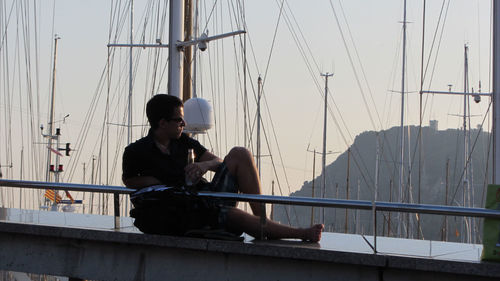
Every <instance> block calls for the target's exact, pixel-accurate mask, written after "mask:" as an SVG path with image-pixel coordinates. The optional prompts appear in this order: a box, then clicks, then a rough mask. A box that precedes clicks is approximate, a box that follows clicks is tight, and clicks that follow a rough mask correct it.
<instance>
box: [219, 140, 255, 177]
mask: <svg viewBox="0 0 500 281" xmlns="http://www.w3.org/2000/svg"><path fill="white" fill-rule="evenodd" d="M252 161H253V159H252V154H251V153H250V151H249V150H248V149H246V148H245V147H239V146H238V147H233V148H232V149H231V151H229V153H228V154H227V156H226V157H225V158H224V162H225V163H226V165H227V167H228V169H229V171H230V172H231V173H233V174H234V173H235V172H236V169H237V168H238V167H239V166H240V165H248V164H251V163H252Z"/></svg>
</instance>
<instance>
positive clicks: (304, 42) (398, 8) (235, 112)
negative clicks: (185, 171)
mask: <svg viewBox="0 0 500 281" xmlns="http://www.w3.org/2000/svg"><path fill="white" fill-rule="evenodd" d="M201 2H202V4H201V7H200V15H201V20H200V26H204V27H206V28H205V29H204V30H205V31H208V33H209V35H215V34H220V33H223V32H230V31H234V30H236V29H240V28H244V27H243V25H242V24H241V21H242V20H243V18H244V19H245V21H246V31H247V46H248V47H247V57H248V63H249V76H248V88H249V95H250V99H249V102H250V103H251V105H250V111H251V114H250V115H251V118H254V116H255V110H256V106H255V104H254V99H255V98H254V97H255V95H256V93H255V90H252V89H256V87H257V86H256V80H257V77H258V75H261V76H262V77H263V78H264V105H263V107H264V110H263V118H264V121H263V126H264V130H265V134H266V136H267V140H263V141H262V143H263V148H262V150H263V154H264V156H263V158H262V161H263V167H262V184H263V191H264V193H267V194H270V193H271V185H272V183H271V182H272V181H273V180H275V181H278V180H279V185H280V186H281V188H282V192H283V193H284V195H287V194H288V193H289V192H290V191H292V192H293V191H295V190H297V189H298V188H300V187H301V186H302V183H303V182H304V181H310V180H311V179H312V164H313V154H312V153H311V152H308V149H309V150H313V149H316V150H317V151H320V150H321V148H322V140H323V138H322V133H323V132H322V130H323V106H324V96H323V93H324V79H323V78H322V77H321V76H320V74H321V73H326V72H328V73H333V74H334V75H333V77H331V78H330V79H329V85H328V87H329V94H328V95H329V99H328V105H329V108H330V110H329V114H328V118H327V124H328V126H327V145H326V146H327V151H332V152H333V153H332V154H329V155H328V156H327V161H326V162H327V164H328V163H331V162H333V161H334V160H335V159H336V157H337V156H338V155H339V153H343V152H344V151H345V150H346V149H347V148H348V146H349V145H351V144H352V142H353V141H354V138H355V137H356V135H358V134H360V133H361V132H363V131H367V130H384V129H388V128H391V127H393V126H399V124H400V115H401V112H400V110H401V94H400V92H401V72H402V65H401V62H402V59H401V57H402V54H401V53H402V38H403V36H402V26H403V25H402V21H403V1H401V0H385V1H366V0H364V1H363V0H350V1H339V0H332V1H299V0H289V1H262V0H252V1H235V2H232V1H201ZM214 2H217V3H216V4H217V5H216V8H215V9H213V11H212V7H213V4H214ZM13 3H15V5H13ZM128 3H129V2H128V1H124V2H119V1H117V2H112V1H101V0H99V1H97V0H90V1H81V0H80V1H76V0H68V1H44V3H43V4H39V5H37V6H36V9H35V7H33V3H31V2H21V3H20V2H19V1H14V2H13V1H2V4H1V5H2V11H1V13H2V20H1V21H2V23H1V26H0V27H1V29H2V34H3V35H2V44H1V48H2V49H1V50H0V54H1V58H0V60H1V62H2V70H1V73H2V78H0V79H2V81H4V82H3V86H0V87H2V88H3V89H2V91H3V92H4V93H3V94H2V96H1V97H0V111H2V112H3V113H2V114H1V115H2V116H1V117H0V123H1V124H4V125H3V126H2V125H0V131H1V137H0V144H1V143H4V144H9V143H11V147H12V151H13V152H12V155H11V156H9V152H8V151H7V150H6V148H5V147H3V145H2V147H1V148H0V165H2V166H3V165H6V164H5V163H7V162H8V160H7V159H8V158H9V157H10V159H11V162H12V164H13V168H11V169H10V170H9V169H8V168H5V167H2V171H3V173H4V174H7V173H10V176H11V177H12V178H19V177H21V173H22V172H21V170H22V169H21V168H20V167H24V166H25V165H27V164H26V163H27V162H28V160H24V161H25V162H24V163H21V162H22V160H20V159H21V156H19V151H20V150H21V149H22V147H21V144H23V145H22V146H25V145H26V146H28V145H31V144H32V143H33V142H34V141H33V140H31V139H30V137H29V134H28V133H26V134H24V135H23V134H20V132H21V131H23V130H28V129H27V128H25V127H21V128H22V129H21V130H18V129H16V128H19V127H20V125H19V124H20V123H22V122H26V120H29V118H30V117H29V116H30V114H29V107H28V103H27V102H26V100H27V98H26V96H25V93H26V92H27V86H26V84H25V82H23V81H25V79H26V75H25V73H28V71H26V65H27V64H26V63H25V62H26V61H29V62H30V64H29V65H30V66H31V67H32V70H31V71H30V73H37V75H38V76H37V77H38V79H37V80H36V81H37V83H33V84H32V87H34V89H35V90H34V92H36V95H35V96H37V97H38V99H39V102H38V103H37V104H38V107H39V109H40V111H39V114H38V116H37V117H36V118H39V120H40V122H41V123H42V124H47V122H48V121H47V120H48V119H47V112H48V108H49V94H50V89H51V87H50V81H51V79H50V78H51V76H50V73H51V67H52V64H51V62H52V59H53V56H52V54H53V38H54V34H58V36H60V37H61V39H60V40H59V41H58V50H57V52H58V54H57V75H56V114H55V116H56V118H55V119H56V120H58V122H59V123H58V125H59V126H60V127H61V128H62V139H63V140H62V142H63V143H64V142H71V143H73V144H75V145H76V144H77V143H78V141H79V139H78V138H79V137H81V136H80V135H79V134H80V132H81V128H82V127H83V126H85V124H86V123H85V122H86V121H85V120H86V114H88V112H89V108H92V107H102V106H103V104H104V103H105V99H104V98H102V97H101V99H100V100H99V102H98V104H97V105H96V104H92V99H93V97H95V93H96V92H98V91H100V90H102V89H101V88H100V87H104V86H103V85H105V84H100V82H99V81H100V78H101V75H102V73H103V70H104V69H105V66H106V61H107V55H108V48H107V47H106V45H107V43H108V41H109V40H108V37H109V34H110V25H111V23H115V22H116V19H115V20H111V19H110V15H114V14H112V13H111V6H113V7H114V8H117V7H126V6H127V5H128ZM155 3H156V2H155V1H136V3H135V6H134V17H135V20H134V24H135V32H136V34H140V30H141V27H142V26H143V22H142V19H143V15H144V7H145V6H148V5H158V4H155ZM160 3H163V2H160ZM120 5H121V6H120ZM426 5H427V6H426V27H425V35H424V39H425V42H424V61H425V65H428V67H427V69H428V71H427V75H426V78H425V80H424V90H436V91H447V90H448V84H452V85H453V86H452V89H453V90H454V91H463V90H464V86H463V84H464V82H463V80H464V78H463V77H464V45H465V44H467V46H469V83H470V85H471V87H473V88H474V90H475V91H478V88H479V86H478V85H479V81H481V84H482V89H481V90H482V92H489V91H490V89H491V87H490V84H491V82H490V79H489V77H490V64H489V61H490V58H491V56H490V42H491V41H490V5H491V2H490V1H486V0H467V1H465V0H456V1H427V4H426ZM422 6H423V1H416V0H415V1H408V3H407V22H408V24H407V51H406V54H407V67H406V75H407V76H406V80H405V83H406V85H407V86H406V91H407V92H408V94H407V95H406V103H405V110H404V114H405V124H410V125H418V124H419V99H418V91H419V90H420V69H421V58H422V56H421V53H422ZM235 7H236V8H237V7H241V8H242V9H244V11H245V13H244V17H243V16H242V15H241V14H238V15H235V14H236V13H233V12H232V11H234V10H235V9H236V8H235ZM243 7H244V8H243ZM122 10H123V9H122ZM22 11H28V12H26V13H24V16H23V13H22ZM35 14H36V15H37V16H36V18H35V16H34V15H35ZM210 14H211V16H210V17H209V16H208V15H210ZM440 15H441V21H440V23H441V25H439V27H438V28H436V26H437V23H438V19H439V18H440ZM207 18H209V20H207ZM23 21H26V22H27V21H29V22H30V23H31V24H30V29H29V34H26V33H24V32H26V30H27V29H23V28H22V27H23V26H26V24H23ZM238 21H240V23H239V26H238V24H237V22H238ZM151 22H152V20H151V21H150V22H148V24H151ZM443 22H444V27H443ZM34 23H37V25H36V26H35V25H34ZM121 23H122V24H123V26H124V27H123V29H122V30H121V31H120V33H119V35H117V42H121V43H124V42H125V41H126V40H127V36H128V32H129V30H128V25H129V18H128V14H125V13H124V15H123V19H122V21H121ZM151 26H154V24H151ZM113 28H116V25H114V26H113ZM113 28H111V30H113ZM149 28H150V27H149V26H148V29H147V30H148V31H147V32H146V35H145V36H144V40H148V41H145V42H146V43H153V42H154V39H155V38H154V36H152V35H150V34H149V33H148V32H149V30H153V28H151V29H149ZM436 29H437V33H436V32H435V31H436ZM112 34H116V32H115V31H113V32H112ZM35 35H36V36H35ZM155 36H159V37H161V39H162V42H167V41H168V28H166V29H165V30H163V32H162V31H158V32H157V33H156V34H155ZM26 38H29V40H28V39H26ZM294 38H295V39H294ZM297 38H298V39H297ZM135 40H136V41H139V40H140V38H139V39H138V38H137V36H136V38H135ZM222 41H223V42H220V43H212V42H211V43H210V44H209V47H208V51H207V52H204V53H201V54H200V57H199V63H200V66H199V69H200V70H199V74H198V75H199V77H198V79H199V80H198V82H199V84H198V86H197V87H198V94H199V96H201V97H204V98H206V99H208V100H209V101H211V102H212V104H213V105H214V108H215V111H216V120H217V122H219V124H220V127H218V128H217V129H213V130H212V131H211V132H209V133H208V134H207V135H204V136H200V141H202V143H204V144H205V145H206V146H207V147H209V148H210V149H213V151H214V152H216V153H217V154H219V155H220V156H223V155H224V154H225V153H227V151H228V150H229V149H230V147H232V146H235V145H238V146H242V145H244V142H243V140H244V137H243V134H242V133H241V132H238V130H239V131H241V130H242V126H243V125H234V123H241V121H242V113H241V110H242V109H241V108H240V107H241V95H242V91H241V87H242V80H241V75H242V74H241V72H242V62H241V56H240V55H241V48H240V47H239V46H238V45H239V44H240V42H241V41H239V38H238V40H233V39H223V40H222ZM297 42H298V43H297ZM433 42H434V44H433ZM23 46H31V48H32V49H30V50H29V53H30V56H27V55H26V52H27V51H26V48H24V47H23ZM235 46H236V48H234V47H235ZM234 49H236V51H235V50H234ZM35 51H37V53H36V52H35ZM139 52H141V53H140V54H141V55H140V56H139V55H138V54H139ZM151 54H152V51H151V52H149V53H148V52H147V51H145V50H142V51H141V50H136V51H135V53H134V55H135V57H136V58H139V57H140V60H138V61H137V64H136V65H135V66H134V71H135V72H136V77H135V80H134V88H133V89H134V120H137V122H136V123H134V124H136V125H138V126H137V127H134V131H133V139H137V138H140V137H141V136H142V134H143V133H144V128H145V124H144V123H141V121H142V120H143V110H144V106H143V104H144V100H145V98H144V96H145V92H146V94H148V93H147V92H148V91H149V88H148V87H149V86H148V85H149V84H150V83H151V81H150V80H148V78H147V77H148V74H150V73H148V68H147V67H146V65H148V64H149V65H150V64H151V61H152V60H151V58H152V56H151ZM127 55H128V54H127V51H126V50H117V51H116V57H115V60H114V65H115V68H114V72H113V79H114V82H113V83H112V84H111V85H112V86H111V87H112V91H113V92H116V93H117V92H120V94H121V96H120V97H117V96H115V99H114V100H113V101H112V103H114V105H118V106H117V108H118V107H119V106H121V105H124V104H125V102H126V96H127V93H128V84H127V83H126V81H127V75H128V74H127V67H128V66H127V63H128V59H127ZM165 56H166V51H165V52H164V53H162V56H161V57H160V61H162V62H165V60H166V57H165ZM429 56H430V59H429ZM7 65H9V69H8V70H7V69H6V66H7ZM15 65H23V66H19V67H15ZM238 75H239V76H238ZM6 77H9V79H7V80H9V81H10V82H9V83H8V84H7V83H6V82H5V81H6V80H5V79H6ZM165 77H166V74H165V76H164V77H162V78H161V79H160V80H159V82H158V83H159V86H158V87H157V90H158V91H159V92H166V89H167V81H166V80H167V79H166V78H165ZM33 81H34V80H33ZM213 81H217V82H213ZM251 84H253V86H251ZM6 89H9V91H6ZM6 92H9V93H11V94H10V96H9V97H10V98H12V100H11V101H7V95H6V94H5V93H6ZM488 102H489V101H488V99H487V98H483V101H482V102H481V103H479V104H475V103H471V114H472V115H474V117H473V118H472V119H471V124H472V126H473V127H475V126H476V125H477V124H479V123H481V122H482V120H483V118H484V116H485V113H486V112H487V109H488ZM424 105H425V111H424V118H423V119H424V121H423V125H427V124H428V122H429V120H432V119H435V120H438V121H439V128H440V129H446V128H454V129H456V128H460V127H461V126H462V125H461V124H462V121H461V119H460V118H459V117H456V116H454V115H461V114H463V109H462V108H463V98H461V97H454V96H431V95H428V96H426V97H425V98H424ZM221 108H222V109H221ZM116 110H118V109H116ZM7 112H10V113H11V114H12V116H13V117H12V121H11V123H10V124H11V125H6V124H7V119H8V117H7V114H5V113H7ZM67 114H70V116H69V117H68V118H66V119H65V120H64V123H63V122H62V121H61V120H62V119H63V117H64V116H66V115H67ZM99 114H101V115H99ZM99 116H102V113H96V117H95V120H94V123H92V125H91V126H90V130H89V133H88V134H89V140H88V141H85V142H84V143H82V144H81V146H80V147H75V149H77V151H78V152H73V153H72V155H77V154H78V153H81V157H80V158H79V159H78V160H74V161H73V162H74V163H73V164H71V165H72V167H73V168H72V169H73V171H72V176H71V177H67V178H66V180H70V181H73V182H81V181H85V182H89V181H90V180H89V179H88V177H89V175H90V167H91V164H92V160H91V159H92V156H93V155H96V154H97V153H98V151H99V149H98V147H99V145H98V144H97V143H96V141H95V139H97V138H96V137H95V136H97V135H98V134H99V133H100V129H101V126H102V124H101V123H102V122H103V121H102V119H99V118H101V117H99ZM112 116H113V117H112V118H111V119H113V120H111V122H116V123H122V121H123V120H122V119H123V118H122V117H123V113H121V114H120V113H118V111H117V112H115V113H112ZM21 119H22V120H21ZM235 121H239V122H235ZM222 124H225V126H224V127H228V128H229V129H222V127H223V126H222ZM337 124H339V125H337ZM484 124H485V127H488V126H490V124H489V123H488V118H486V122H485V123H484ZM9 126H10V128H9ZM45 127H46V125H45ZM12 128H14V129H12ZM120 128H121V127H120ZM111 130H114V131H118V130H119V128H118V126H116V127H113V128H111ZM4 132H10V134H11V136H9V134H8V133H4ZM91 136H94V137H95V138H94V139H92V138H91ZM114 140H115V141H116V139H114ZM37 141H40V140H37ZM253 141H255V136H254V137H253ZM267 142H269V143H270V144H269V146H267V145H266V143H267ZM115 146H117V147H118V148H117V151H119V149H122V148H123V147H124V146H125V140H123V139H122V140H121V142H119V144H118V145H115ZM252 147H253V148H254V146H252ZM395 149H396V148H395ZM254 152H255V151H254ZM269 154H272V155H273V157H272V158H271V157H270V156H268V155H269ZM117 155H118V157H117V160H116V161H118V162H116V164H115V171H114V172H113V175H114V176H113V177H114V180H113V184H120V182H119V180H116V179H119V174H120V171H119V170H120V166H119V165H120V159H119V158H120V157H119V152H118V154H117ZM280 155H281V156H280ZM72 157H75V156H72ZM61 161H62V163H64V164H65V165H68V166H69V165H70V162H71V161H72V160H70V159H68V158H67V157H66V158H64V157H63V158H62V160H61ZM75 161H76V162H75ZM271 161H273V162H274V163H275V167H276V168H273V166H272V165H271ZM84 163H85V167H86V169H87V170H84V168H83V167H84ZM319 163H320V159H319V156H318V158H317V160H316V165H318V166H317V167H316V176H318V175H319V170H320V169H319ZM103 165H104V164H103ZM283 167H284V168H285V170H286V175H287V177H286V179H285V177H284V170H283ZM275 169H276V171H277V172H276V174H277V176H276V174H275V173H274V170H275ZM27 174H28V172H24V176H25V177H28V176H27ZM101 181H102V180H101Z"/></svg>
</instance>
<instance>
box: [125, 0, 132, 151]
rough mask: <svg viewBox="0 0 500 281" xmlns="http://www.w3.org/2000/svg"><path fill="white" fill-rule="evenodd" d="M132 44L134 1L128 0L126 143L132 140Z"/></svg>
mask: <svg viewBox="0 0 500 281" xmlns="http://www.w3.org/2000/svg"><path fill="white" fill-rule="evenodd" d="M132 44H134V1H133V0H132V1H130V49H129V67H128V126H127V144H129V143H131V142H132V67H133V63H134V62H133V57H132V50H133V47H132Z"/></svg>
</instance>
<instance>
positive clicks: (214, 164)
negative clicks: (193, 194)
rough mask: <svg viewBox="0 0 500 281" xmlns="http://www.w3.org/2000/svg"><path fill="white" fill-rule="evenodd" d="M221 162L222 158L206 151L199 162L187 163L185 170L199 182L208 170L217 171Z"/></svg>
mask: <svg viewBox="0 0 500 281" xmlns="http://www.w3.org/2000/svg"><path fill="white" fill-rule="evenodd" d="M221 163H222V159H220V158H219V157H217V156H215V155H214V154H212V153H211V152H209V151H205V153H203V154H202V155H201V157H200V159H199V161H198V162H194V163H193V164H189V165H187V166H186V168H184V171H186V175H187V176H188V177H190V178H191V179H192V180H193V182H198V181H199V180H200V179H201V177H202V176H203V175H204V174H205V173H206V172H207V171H213V172H215V171H216V170H217V168H218V167H219V165H220V164H221Z"/></svg>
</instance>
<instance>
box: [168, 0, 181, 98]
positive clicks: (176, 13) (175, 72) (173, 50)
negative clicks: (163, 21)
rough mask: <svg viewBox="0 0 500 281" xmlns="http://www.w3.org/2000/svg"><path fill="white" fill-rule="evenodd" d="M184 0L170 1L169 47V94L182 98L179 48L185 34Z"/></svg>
mask: <svg viewBox="0 0 500 281" xmlns="http://www.w3.org/2000/svg"><path fill="white" fill-rule="evenodd" d="M183 4H184V1H183V0H171V1H170V23H169V37H170V38H169V46H170V47H169V48H168V55H169V57H168V59H169V62H168V94H169V95H173V96H176V97H179V98H181V99H182V86H183V85H182V81H183V79H182V78H183V77H182V73H183V71H182V69H183V60H182V51H181V48H177V47H176V46H177V44H178V42H182V41H183V39H184V38H183V36H184V5H183Z"/></svg>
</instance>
